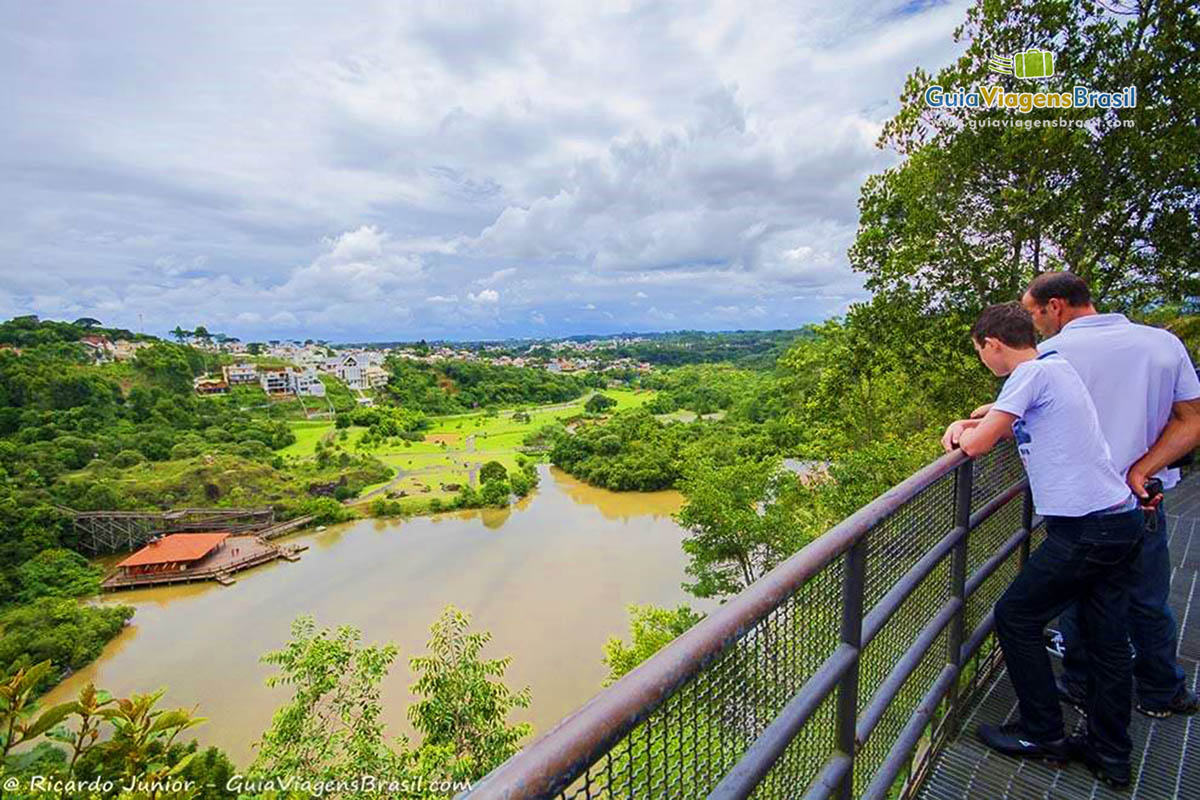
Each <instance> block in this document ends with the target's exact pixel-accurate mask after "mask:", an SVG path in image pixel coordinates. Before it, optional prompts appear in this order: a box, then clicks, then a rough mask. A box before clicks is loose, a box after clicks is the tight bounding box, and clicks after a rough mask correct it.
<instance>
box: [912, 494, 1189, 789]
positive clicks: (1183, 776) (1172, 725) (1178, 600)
mask: <svg viewBox="0 0 1200 800" xmlns="http://www.w3.org/2000/svg"><path fill="white" fill-rule="evenodd" d="M1166 502H1167V533H1168V535H1169V536H1170V542H1171V563H1172V565H1173V569H1172V575H1171V605H1172V608H1173V609H1174V611H1175V618H1176V621H1177V622H1178V624H1179V662H1180V664H1181V665H1182V666H1183V668H1184V671H1185V672H1186V673H1187V675H1188V679H1189V680H1190V682H1191V686H1192V688H1193V689H1196V688H1197V679H1198V678H1200V585H1198V584H1200V581H1198V580H1197V575H1198V574H1200V474H1195V475H1192V476H1190V477H1189V478H1188V479H1187V480H1185V481H1184V482H1183V483H1181V484H1180V485H1179V486H1177V487H1176V488H1175V489H1173V490H1172V491H1171V492H1169V493H1168V495H1167V501H1166ZM978 698H979V699H978V700H976V702H975V703H974V705H973V706H972V707H971V708H970V709H969V711H968V713H967V717H966V721H965V723H964V725H963V728H962V734H961V735H960V736H959V737H958V738H957V739H956V740H955V741H953V742H951V743H950V744H948V745H947V746H946V748H945V749H944V750H943V751H942V752H941V753H940V754H939V755H938V756H937V758H936V759H935V760H934V762H933V765H932V767H931V769H930V771H929V773H928V777H927V778H926V780H925V783H924V785H923V786H922V788H921V791H920V792H919V794H918V797H919V798H921V800H962V798H987V800H1001V799H1002V798H1004V799H1007V798H1011V799H1012V800H1026V798H1045V799H1046V800H1051V799H1055V798H1062V800H1068V799H1069V800H1076V799H1077V798H1089V799H1093V798H1094V800H1108V799H1109V798H1111V800H1131V798H1136V799H1137V800H1174V798H1181V799H1183V798H1195V799H1196V800H1200V715H1197V716H1193V717H1171V718H1170V719H1165V720H1152V719H1149V718H1147V717H1144V716H1142V715H1141V714H1138V713H1137V712H1134V714H1133V727H1132V730H1131V731H1130V734H1131V736H1132V738H1133V753H1134V778H1133V783H1132V784H1131V785H1130V787H1129V788H1127V789H1124V790H1116V789H1111V788H1109V787H1107V786H1105V785H1104V784H1102V783H1099V782H1097V781H1095V780H1093V778H1092V776H1091V773H1089V772H1088V770H1087V769H1086V768H1085V767H1083V766H1082V765H1080V764H1071V765H1070V766H1069V767H1067V768H1066V769H1057V768H1055V767H1052V766H1049V765H1046V764H1043V763H1038V762H1027V761H1022V760H1020V759H1015V758H1008V757H1006V756H1002V755H999V754H996V753H993V752H992V751H990V750H988V749H987V748H986V747H984V746H983V745H982V744H981V743H980V742H979V740H978V739H977V738H976V737H975V729H976V727H978V726H979V724H980V723H984V722H990V723H1001V722H1008V721H1010V720H1012V719H1014V718H1015V717H1016V715H1017V705H1016V703H1017V700H1016V696H1015V695H1014V694H1013V690H1012V685H1011V684H1010V683H1009V681H1008V676H1007V675H1006V674H1005V672H1004V671H1003V670H1001V671H1000V673H999V674H998V675H997V676H996V677H995V678H993V679H992V681H991V682H990V683H989V684H988V685H987V686H985V687H983V689H982V691H981V692H980V693H979V696H978ZM1063 711H1064V713H1065V718H1066V723H1067V726H1068V728H1070V727H1071V726H1078V725H1079V723H1080V722H1081V720H1080V717H1079V714H1078V713H1077V712H1075V711H1074V710H1073V709H1070V708H1068V707H1065V706H1064V708H1063Z"/></svg>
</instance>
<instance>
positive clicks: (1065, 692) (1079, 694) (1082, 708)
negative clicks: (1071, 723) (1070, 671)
mask: <svg viewBox="0 0 1200 800" xmlns="http://www.w3.org/2000/svg"><path fill="white" fill-rule="evenodd" d="M1054 688H1055V689H1057V690H1058V699H1059V700H1061V701H1062V702H1064V703H1066V704H1067V705H1069V706H1074V707H1075V708H1076V710H1078V711H1079V713H1081V714H1083V715H1085V716H1086V715H1087V692H1086V691H1084V689H1083V687H1082V686H1079V685H1078V684H1075V683H1071V682H1070V681H1068V680H1067V679H1066V678H1065V677H1064V676H1062V675H1059V676H1058V677H1057V678H1055V679H1054Z"/></svg>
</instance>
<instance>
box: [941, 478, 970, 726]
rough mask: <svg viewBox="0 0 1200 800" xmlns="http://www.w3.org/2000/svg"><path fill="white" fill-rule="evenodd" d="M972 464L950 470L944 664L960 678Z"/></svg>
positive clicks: (954, 699) (954, 722) (951, 715)
mask: <svg viewBox="0 0 1200 800" xmlns="http://www.w3.org/2000/svg"><path fill="white" fill-rule="evenodd" d="M973 466H974V462H973V461H964V462H963V463H962V464H959V465H958V467H957V468H956V469H955V470H954V529H955V530H956V531H959V538H958V542H957V543H956V544H955V545H954V550H953V551H951V554H950V597H951V598H953V599H955V600H958V601H959V607H958V611H956V612H955V614H954V619H952V620H951V621H950V626H949V629H948V630H947V633H946V643H947V652H946V658H947V660H948V661H949V662H950V663H951V664H953V665H954V667H955V669H957V670H958V672H959V675H960V676H961V674H962V667H963V664H962V646H963V639H964V638H965V636H966V633H965V628H966V616H967V597H966V594H967V555H968V550H967V546H968V543H969V542H970V539H971V488H972V482H973V479H974V472H973V469H972V468H973ZM959 680H960V679H959V678H955V680H954V683H953V684H952V685H951V687H950V693H949V695H948V696H947V705H946V730H947V733H948V735H949V736H955V735H957V733H958V724H959V715H958V684H959Z"/></svg>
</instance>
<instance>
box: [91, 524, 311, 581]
mask: <svg viewBox="0 0 1200 800" xmlns="http://www.w3.org/2000/svg"><path fill="white" fill-rule="evenodd" d="M300 549H302V548H296V547H290V546H288V545H275V544H271V543H270V542H268V541H266V540H265V539H263V538H262V537H261V536H258V535H242V536H231V537H229V538H228V539H226V540H225V545H224V546H223V547H222V548H221V549H219V550H217V551H215V552H213V553H211V554H209V555H208V556H205V557H204V558H203V559H201V560H200V561H198V562H197V563H196V565H195V566H193V567H190V568H188V569H185V570H179V571H172V572H161V573H156V574H147V575H134V576H128V577H127V576H124V575H121V574H120V573H119V572H117V573H114V574H112V575H110V576H108V577H107V578H105V579H104V582H103V583H101V584H100V586H101V588H103V589H105V590H108V591H113V590H117V589H137V588H143V587H146V586H164V585H167V584H174V583H191V582H192V581H211V580H215V581H217V582H219V583H222V584H225V585H228V584H230V583H233V579H232V578H230V577H229V576H230V575H232V574H233V573H235V572H240V571H241V570H244V569H249V568H250V567H256V566H258V565H259V564H266V563H267V562H269V561H274V560H275V559H277V558H286V559H288V560H295V558H296V553H297V552H299V550H300Z"/></svg>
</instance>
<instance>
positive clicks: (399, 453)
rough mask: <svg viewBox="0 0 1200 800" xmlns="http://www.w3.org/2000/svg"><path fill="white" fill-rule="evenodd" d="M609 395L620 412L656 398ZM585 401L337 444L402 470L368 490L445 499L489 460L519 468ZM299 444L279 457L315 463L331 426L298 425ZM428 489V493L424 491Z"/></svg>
mask: <svg viewBox="0 0 1200 800" xmlns="http://www.w3.org/2000/svg"><path fill="white" fill-rule="evenodd" d="M603 393H604V394H605V395H607V396H608V397H611V398H612V399H614V400H616V401H617V406H616V408H615V410H616V411H623V410H625V409H628V408H636V407H638V406H640V405H643V404H644V403H646V402H648V401H649V400H650V399H651V398H652V397H654V392H652V391H632V390H628V389H605V390H604V391H603ZM585 400H586V397H581V398H579V399H578V400H575V401H572V402H571V403H563V404H557V403H556V404H552V405H549V406H543V407H540V408H539V407H535V408H526V409H522V410H523V411H524V412H525V413H526V414H528V415H529V422H518V421H516V420H514V419H513V413H514V412H513V410H507V411H501V412H499V413H498V414H495V415H488V414H485V413H478V414H465V415H455V416H447V417H433V418H431V422H432V423H433V424H432V426H431V427H430V429H429V430H427V431H426V432H425V441H422V442H395V441H393V442H389V443H387V444H384V445H380V446H378V447H374V448H371V449H369V450H366V451H360V450H358V449H357V447H356V444H357V443H358V441H359V440H360V439H361V438H362V436H363V434H364V433H366V429H365V428H358V427H351V428H349V429H347V430H348V433H347V438H346V439H345V441H342V440H341V439H340V438H339V436H340V433H337V434H334V437H333V441H334V442H338V443H340V444H341V446H342V447H343V448H345V449H346V450H347V451H349V452H351V453H358V452H364V453H369V454H370V455H373V456H374V457H375V458H378V459H379V460H380V461H382V462H383V463H384V464H386V465H387V466H389V467H391V468H392V469H394V470H397V475H398V477H397V478H394V479H393V480H391V481H388V482H385V483H380V484H375V485H374V486H369V487H367V489H366V490H364V492H363V493H364V494H365V493H366V492H367V491H370V490H372V489H377V488H380V487H383V486H389V485H390V491H405V492H408V494H409V495H410V496H411V495H419V496H420V497H423V498H433V497H444V496H445V493H444V492H441V491H440V489H439V487H440V486H441V485H442V484H444V483H457V484H465V483H466V482H467V480H468V476H469V475H470V472H471V469H472V468H477V467H479V466H482V465H483V464H485V463H487V462H488V461H499V462H500V463H501V464H503V465H504V466H505V467H507V468H508V469H509V470H515V469H518V467H517V456H518V455H520V450H519V448H520V447H521V446H522V441H523V440H524V438H525V437H526V436H527V435H528V434H530V433H532V432H533V431H536V430H537V429H539V428H541V427H542V426H543V425H547V424H549V423H552V422H554V421H556V420H565V419H569V418H570V417H574V416H577V415H579V414H580V413H582V411H583V404H584V402H585ZM291 424H292V428H293V430H294V431H295V433H296V443H295V444H292V445H290V446H288V447H286V448H284V449H283V450H281V451H280V452H281V453H282V454H283V455H284V456H288V457H300V458H311V457H312V455H313V452H314V450H315V448H316V445H317V442H318V441H319V440H320V439H321V437H322V436H324V435H326V434H327V433H329V432H330V431H331V430H333V429H334V428H333V423H331V422H293V423H291ZM424 486H428V487H430V491H429V492H423V491H421V490H422V488H423V487H424Z"/></svg>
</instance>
